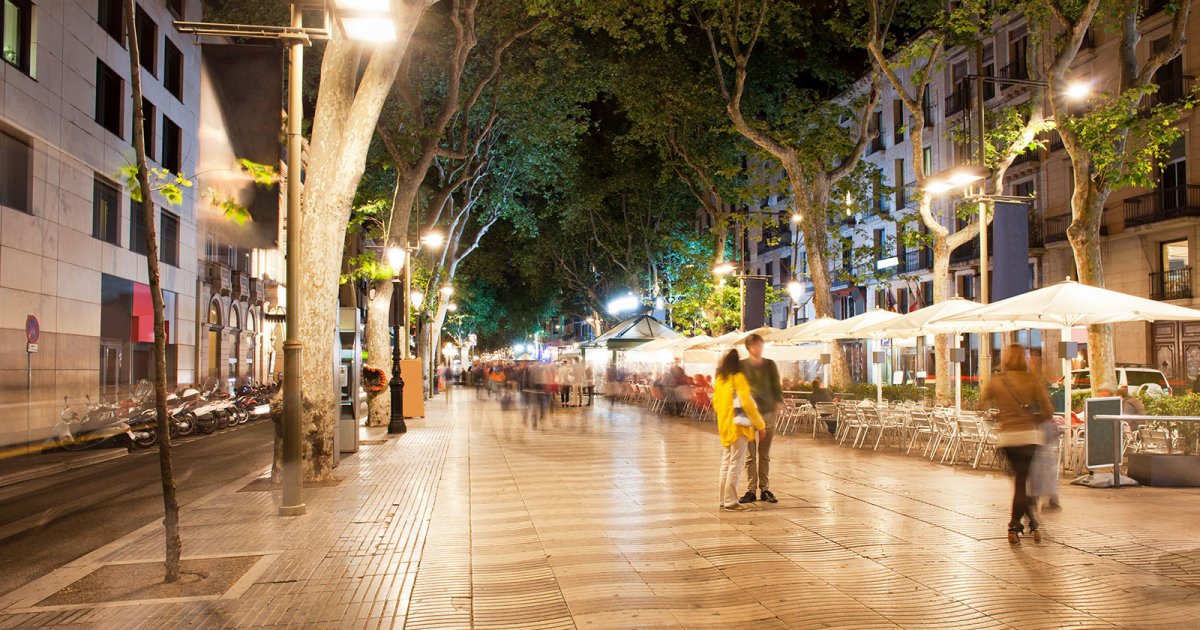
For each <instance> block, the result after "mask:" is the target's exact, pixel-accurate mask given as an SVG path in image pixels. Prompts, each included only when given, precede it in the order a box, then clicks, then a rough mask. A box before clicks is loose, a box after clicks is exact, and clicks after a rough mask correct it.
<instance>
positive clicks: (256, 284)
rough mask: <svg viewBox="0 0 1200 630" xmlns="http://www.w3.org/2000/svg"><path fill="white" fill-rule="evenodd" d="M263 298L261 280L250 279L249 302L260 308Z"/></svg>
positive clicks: (264, 293) (264, 294)
mask: <svg viewBox="0 0 1200 630" xmlns="http://www.w3.org/2000/svg"><path fill="white" fill-rule="evenodd" d="M265 297H266V290H265V289H264V287H263V281H262V279H261V278H251V279H250V302H251V303H253V304H257V305H259V306H261V305H262V303H263V301H264V299H265Z"/></svg>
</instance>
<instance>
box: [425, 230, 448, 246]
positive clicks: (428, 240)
mask: <svg viewBox="0 0 1200 630" xmlns="http://www.w3.org/2000/svg"><path fill="white" fill-rule="evenodd" d="M421 242H422V243H424V244H426V245H428V246H430V247H441V246H442V245H445V244H446V237H445V236H443V235H442V234H441V232H430V233H428V234H426V235H424V236H422V237H421Z"/></svg>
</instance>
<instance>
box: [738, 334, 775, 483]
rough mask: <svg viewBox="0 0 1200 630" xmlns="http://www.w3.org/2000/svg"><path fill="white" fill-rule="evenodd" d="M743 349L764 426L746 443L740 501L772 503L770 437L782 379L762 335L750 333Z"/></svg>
mask: <svg viewBox="0 0 1200 630" xmlns="http://www.w3.org/2000/svg"><path fill="white" fill-rule="evenodd" d="M745 344H746V352H749V353H750V356H749V357H747V358H745V359H742V361H741V368H742V374H744V375H745V376H746V382H747V383H749V384H750V395H751V396H753V397H754V405H755V406H756V407H757V408H758V412H759V414H761V415H762V418H763V422H764V423H765V424H766V429H764V433H763V435H762V437H760V438H759V439H758V440H757V441H755V442H752V443H750V444H749V446H748V447H747V455H746V481H747V486H746V494H744V495H742V498H741V499H740V501H741V502H742V503H753V502H754V501H755V499H756V494H755V493H757V498H758V499H762V500H763V501H766V502H767V503H775V502H777V501H778V499H776V498H775V493H773V492H771V490H770V485H771V476H770V475H771V439H772V438H773V437H775V418H776V413H775V410H776V409H777V408H778V407H779V405H780V403H782V402H783V383H782V382H781V381H780V379H779V366H777V365H775V362H774V361H772V360H770V359H765V358H763V355H762V352H763V338H762V335H759V334H757V333H752V334H751V335H750V336H748V337H746V341H745Z"/></svg>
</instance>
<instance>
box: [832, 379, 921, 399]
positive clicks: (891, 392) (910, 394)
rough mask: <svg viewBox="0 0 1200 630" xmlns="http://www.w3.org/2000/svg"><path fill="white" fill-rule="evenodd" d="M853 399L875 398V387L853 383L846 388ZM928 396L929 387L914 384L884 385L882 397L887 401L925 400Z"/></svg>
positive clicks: (871, 384) (869, 384) (870, 384)
mask: <svg viewBox="0 0 1200 630" xmlns="http://www.w3.org/2000/svg"><path fill="white" fill-rule="evenodd" d="M848 392H849V393H850V394H852V395H853V396H854V398H855V400H875V397H876V389H875V385H874V384H873V383H855V384H853V385H851V386H850V387H849V388H848ZM929 396H930V391H929V388H927V387H917V386H916V385H911V384H908V385H884V386H883V399H884V400H887V401H892V402H895V401H901V400H911V401H915V402H925V401H926V399H928V398H929Z"/></svg>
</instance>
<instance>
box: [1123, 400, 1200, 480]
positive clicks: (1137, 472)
mask: <svg viewBox="0 0 1200 630" xmlns="http://www.w3.org/2000/svg"><path fill="white" fill-rule="evenodd" d="M1142 402H1143V403H1144V404H1145V405H1146V413H1147V415H1151V416H1191V417H1196V418H1197V420H1196V421H1190V422H1189V421H1165V420H1164V421H1156V422H1151V423H1150V428H1151V429H1152V430H1154V429H1160V430H1165V432H1166V436H1167V438H1166V439H1165V440H1164V444H1163V450H1160V451H1154V452H1151V451H1143V452H1140V453H1133V454H1131V455H1130V456H1129V476H1130V477H1132V478H1134V479H1136V480H1137V481H1138V483H1141V484H1144V485H1148V486H1188V487H1196V486H1200V448H1198V446H1200V445H1198V444H1197V442H1198V441H1200V394H1188V395H1186V396H1143V397H1142Z"/></svg>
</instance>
